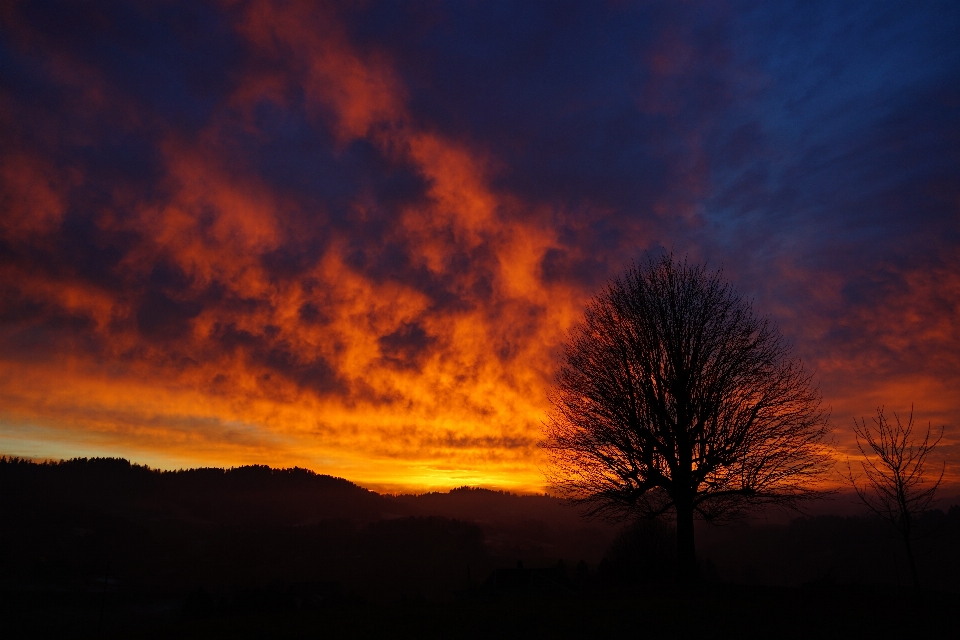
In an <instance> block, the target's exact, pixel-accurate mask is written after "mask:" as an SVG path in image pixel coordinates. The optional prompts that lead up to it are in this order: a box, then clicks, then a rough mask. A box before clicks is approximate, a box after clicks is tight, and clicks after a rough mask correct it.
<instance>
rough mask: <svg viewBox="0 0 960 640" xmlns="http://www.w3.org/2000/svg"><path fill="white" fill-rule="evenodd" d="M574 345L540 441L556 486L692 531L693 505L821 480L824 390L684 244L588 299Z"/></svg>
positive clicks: (711, 508)
mask: <svg viewBox="0 0 960 640" xmlns="http://www.w3.org/2000/svg"><path fill="white" fill-rule="evenodd" d="M564 355H565V357H564V361H563V364H562V365H561V367H560V370H559V372H558V373H557V378H556V384H555V385H554V388H553V391H552V393H551V396H550V402H551V405H552V410H551V411H550V413H549V415H548V418H547V421H546V423H545V425H544V427H545V438H544V440H543V442H541V446H542V447H543V448H544V449H545V450H546V451H547V453H548V454H549V456H550V459H551V462H552V467H551V469H552V470H551V471H550V472H549V473H548V479H549V480H550V481H551V483H552V484H553V486H554V487H555V488H556V489H557V490H558V491H559V492H560V493H562V494H564V495H566V496H567V497H569V498H572V499H573V500H575V501H577V502H579V503H580V504H583V505H585V506H587V507H588V508H589V510H590V513H592V514H594V515H599V516H603V517H612V518H624V517H630V516H634V517H635V516H638V515H639V516H644V517H655V516H658V515H661V514H663V513H665V512H667V511H671V510H672V511H673V512H674V513H675V514H676V515H677V518H678V525H677V533H678V536H679V537H683V536H684V535H686V533H687V528H685V527H686V525H684V524H683V523H682V522H681V519H684V518H687V516H689V518H692V517H693V513H694V512H696V513H698V514H700V515H701V516H702V517H704V518H707V519H716V518H721V517H724V516H730V515H734V514H736V513H739V512H742V511H743V510H744V509H748V508H751V507H754V506H757V505H761V504H780V505H788V506H795V505H796V504H798V503H799V502H800V501H802V500H805V499H807V498H810V497H812V496H814V495H815V494H816V492H815V491H814V490H812V489H811V486H812V485H813V484H815V482H816V481H817V480H819V479H820V478H821V477H822V476H823V474H824V472H825V471H826V470H827V468H828V465H829V458H828V456H827V455H826V452H825V451H824V448H823V442H824V440H825V437H826V424H827V418H826V415H825V414H824V412H823V411H822V410H821V409H820V394H819V392H818V391H817V389H816V388H815V387H814V386H813V384H812V381H811V377H810V375H809V374H807V373H806V372H805V371H804V369H803V366H802V364H801V363H800V361H799V360H798V359H796V358H794V357H792V356H791V355H790V349H789V347H788V345H787V344H786V342H785V341H784V339H783V338H782V337H781V336H780V334H779V333H778V331H777V329H776V328H775V327H774V326H773V324H772V323H771V322H770V321H769V320H768V319H766V318H761V317H757V316H756V315H755V314H754V313H753V310H752V308H751V305H750V303H749V302H748V301H747V300H745V299H744V298H742V297H741V296H739V295H738V294H737V293H736V292H735V291H734V290H733V288H732V287H731V286H730V285H729V284H727V283H726V282H724V281H723V279H722V277H721V274H720V273H719V272H716V273H707V272H706V271H705V270H704V268H703V267H701V266H697V265H689V264H687V263H686V262H683V263H680V262H677V261H675V260H674V258H673V256H672V255H668V256H665V257H663V258H662V259H660V260H657V261H653V260H650V261H648V262H647V263H645V264H643V265H641V266H634V267H633V268H631V269H629V270H628V271H627V272H626V273H625V274H624V275H623V276H622V277H619V278H615V279H613V280H611V281H610V282H609V283H608V284H607V285H606V287H604V289H603V290H602V291H601V292H600V293H599V295H597V296H596V297H595V298H594V299H593V300H592V301H591V303H590V304H589V305H588V306H587V308H586V310H585V312H584V318H583V321H582V322H581V323H580V324H578V325H577V326H575V327H574V328H573V330H572V331H571V334H570V337H569V340H568V342H567V344H566V348H565V352H564ZM690 522H691V523H690V525H689V536H690V539H689V541H688V542H687V543H685V544H687V545H688V546H689V552H690V554H691V555H692V553H693V539H692V520H691V521H690ZM679 537H678V540H679ZM682 555H683V554H681V556H682Z"/></svg>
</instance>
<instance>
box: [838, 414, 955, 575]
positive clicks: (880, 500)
mask: <svg viewBox="0 0 960 640" xmlns="http://www.w3.org/2000/svg"><path fill="white" fill-rule="evenodd" d="M893 419H894V423H896V424H893V423H891V422H890V420H889V418H887V417H886V416H885V415H884V414H883V407H880V408H878V409H877V417H876V418H873V426H870V425H868V424H867V420H866V418H864V419H862V420H861V421H860V422H857V419H856V418H854V419H853V423H854V425H855V426H854V429H853V432H854V434H855V435H856V438H857V448H858V449H860V453H861V454H862V455H863V460H862V461H861V462H860V465H861V467H862V468H863V472H864V474H865V475H866V480H867V481H866V483H865V484H863V485H861V484H859V483H858V480H859V478H858V477H856V476H854V475H853V470H852V468H851V467H850V463H849V462H848V463H847V479H848V480H849V481H850V484H852V485H853V488H854V490H855V491H856V492H857V495H858V496H859V497H860V500H861V501H862V502H863V504H865V505H866V506H867V508H869V509H870V510H871V511H873V512H874V513H875V514H877V515H878V516H880V517H881V518H883V519H884V520H886V521H887V522H889V523H890V524H892V525H893V526H894V527H896V529H897V532H898V533H899V534H900V536H901V537H902V538H903V544H904V546H905V547H906V551H907V562H908V563H909V565H910V575H911V577H912V578H913V586H914V588H915V589H919V588H920V580H919V578H918V576H917V565H916V562H915V561H914V557H913V545H912V543H911V541H912V540H913V537H914V533H915V532H914V527H913V525H914V521H915V519H916V517H917V516H919V515H920V514H922V513H923V512H924V511H926V510H927V509H928V508H929V507H930V504H931V503H932V502H933V498H934V496H935V494H936V492H937V488H939V486H940V482H941V481H942V480H943V474H944V472H945V471H946V462H944V463H943V466H942V467H941V469H940V475H939V476H938V477H937V480H936V481H935V482H931V478H929V477H928V475H927V470H926V466H925V465H926V462H927V456H928V455H929V454H930V452H931V451H933V449H934V447H936V446H937V444H938V443H939V442H940V439H941V438H942V437H943V428H942V427H941V429H940V435H939V436H937V439H936V440H934V441H933V442H931V441H930V435H931V425H930V424H929V423H928V424H927V432H926V434H924V436H923V440H922V441H921V442H919V443H915V442H914V440H913V438H912V435H913V406H911V407H910V418H909V419H908V420H907V424H906V425H904V424H903V423H901V422H900V416H898V415H897V414H896V413H894V414H893Z"/></svg>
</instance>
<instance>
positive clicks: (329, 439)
mask: <svg viewBox="0 0 960 640" xmlns="http://www.w3.org/2000/svg"><path fill="white" fill-rule="evenodd" d="M958 34H960V3H957V2H955V1H948V2H943V3H936V2H919V3H904V2H897V3H883V2H863V3H839V2H835V1H827V2H822V3H815V2H798V3H796V4H795V5H790V4H788V3H738V2H704V3H686V2H663V3H631V2H609V3H601V2H576V3H559V2H542V3H538V2H526V1H524V2H503V3H498V2H492V1H491V2H488V1H484V2H404V1H399V0H398V1H397V2H361V3H342V5H337V4H330V5H322V4H321V3H318V2H292V1H291V2H267V1H265V2H232V1H226V2H222V3H216V2H214V3H208V4H202V3H198V2H180V3H174V2H169V3H168V2H144V3H139V2H130V1H129V0H121V1H118V2H107V1H97V2H91V3H78V2H64V3H48V2H16V1H14V2H4V3H3V5H2V8H0V453H3V454H7V455H19V456H28V457H34V458H56V459H59V458H69V457H74V456H120V457H125V458H128V459H130V460H132V461H135V462H140V463H146V464H149V465H150V466H153V467H160V468H179V467H196V466H231V465H241V464H254V463H257V464H269V465H273V466H293V465H298V466H302V467H307V468H310V469H313V470H315V471H317V472H320V473H329V474H332V475H337V476H342V477H345V478H348V479H350V480H353V481H355V482H358V483H360V484H362V485H364V486H367V487H370V488H375V489H384V490H414V491H421V490H426V489H431V488H449V487H453V486H460V485H464V484H469V485H483V486H490V487H499V488H505V489H510V490H513V491H543V489H544V480H543V475H542V469H543V465H544V459H543V456H542V455H541V452H540V451H539V449H538V448H537V441H538V440H539V439H540V431H541V421H542V420H543V418H544V414H545V411H546V409H547V400H546V393H547V390H548V389H549V386H550V384H551V381H552V379H553V375H554V371H555V368H556V365H557V361H558V360H557V359H558V355H559V353H560V352H561V348H562V344H563V341H564V339H565V336H566V333H567V330H568V329H569V327H570V326H571V324H572V323H573V322H575V321H576V320H577V319H578V318H579V316H580V315H581V313H582V309H583V305H584V303H585V302H586V301H587V300H588V299H589V298H590V296H591V295H592V294H593V293H595V292H596V291H597V288H598V287H599V286H601V285H602V284H603V283H604V282H605V281H606V280H607V279H608V278H609V277H611V276H614V275H616V274H617V273H618V272H620V271H621V270H622V269H623V268H624V267H625V266H627V265H629V264H630V263H631V261H633V260H642V259H644V257H645V256H647V255H658V254H659V253H660V252H662V251H664V250H669V251H673V252H674V253H675V254H677V255H679V256H687V257H688V258H689V259H690V260H692V261H698V262H703V261H705V262H707V264H708V265H710V266H711V267H716V268H720V267H722V268H723V272H724V274H725V277H726V278H728V279H729V280H730V281H732V282H733V283H734V284H735V285H736V286H737V288H738V289H739V291H740V292H742V293H743V294H744V295H746V296H748V297H749V298H750V299H751V300H752V301H753V304H754V307H755V309H756V310H757V311H758V312H759V313H761V314H765V315H769V316H770V317H771V318H772V319H773V320H774V321H775V322H776V323H777V324H778V325H779V327H780V329H781V331H782V333H783V334H784V335H786V336H787V337H788V338H789V339H790V341H791V342H792V344H793V345H794V352H795V353H796V354H797V355H799V356H800V357H801V358H802V359H803V361H804V363H805V365H806V366H807V368H808V369H809V370H810V371H811V372H813V374H814V376H815V380H816V382H817V383H818V384H819V386H820V389H821V391H822V393H823V397H824V404H825V406H827V407H828V408H829V409H830V412H831V415H830V423H831V425H832V428H833V432H834V439H835V448H836V455H837V457H838V460H841V461H842V460H843V459H844V458H845V456H846V455H848V453H849V452H850V448H851V443H852V437H853V419H854V417H855V416H856V417H858V418H859V417H867V418H868V419H869V417H870V415H871V414H875V412H876V408H877V407H878V406H879V405H884V406H885V407H886V408H887V411H888V412H889V411H897V412H900V413H903V412H909V408H910V405H911V403H913V404H914V405H915V407H916V417H917V420H918V422H919V423H922V425H923V427H925V426H926V425H927V423H928V421H929V422H932V423H933V425H934V426H935V427H936V426H939V425H945V426H946V435H945V436H944V441H943V442H942V443H941V445H940V448H939V450H938V455H939V457H940V459H946V460H948V461H952V463H953V467H952V469H951V470H950V471H949V475H950V478H951V482H957V481H958V479H960V464H958V459H960V37H958Z"/></svg>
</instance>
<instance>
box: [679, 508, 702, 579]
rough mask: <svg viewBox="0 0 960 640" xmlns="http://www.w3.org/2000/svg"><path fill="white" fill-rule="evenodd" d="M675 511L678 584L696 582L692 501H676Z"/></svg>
mask: <svg viewBox="0 0 960 640" xmlns="http://www.w3.org/2000/svg"><path fill="white" fill-rule="evenodd" d="M674 504H675V506H676V509H677V569H678V571H679V575H680V582H681V583H684V584H693V583H694V582H696V581H697V548H696V543H695V541H694V538H693V501H692V500H686V499H681V500H676V501H674Z"/></svg>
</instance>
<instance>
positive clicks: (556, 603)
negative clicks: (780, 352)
mask: <svg viewBox="0 0 960 640" xmlns="http://www.w3.org/2000/svg"><path fill="white" fill-rule="evenodd" d="M771 522H773V521H771V520H766V521H758V520H754V521H744V522H741V523H736V524H731V525H728V526H725V527H709V526H703V527H700V528H698V532H697V535H698V552H699V557H700V559H701V574H702V584H701V585H700V586H699V587H697V588H696V589H695V590H694V591H692V592H690V591H684V592H681V591H678V590H677V588H676V587H675V585H673V584H672V581H671V578H670V576H672V575H673V557H672V539H673V538H672V531H671V529H670V526H669V525H668V524H663V523H659V524H658V523H653V524H650V523H645V524H644V523H640V524H637V525H633V526H628V527H624V528H622V529H619V534H618V529H615V528H612V527H610V526H606V525H603V524H599V523H590V522H584V521H582V520H581V519H580V517H579V516H578V515H577V513H576V512H575V510H573V509H572V508H570V507H569V506H567V505H564V504H563V503H562V501H559V500H557V499H554V498H549V497H546V496H515V495H510V494H505V493H501V492H494V491H485V490H458V491H453V492H450V493H445V494H428V495H425V496H381V495H379V494H376V493H374V492H370V491H367V490H365V489H363V488H361V487H358V486H356V485H353V484H352V483H349V482H347V481H345V480H342V479H337V478H330V477H328V476H318V475H316V474H313V473H311V472H308V471H304V470H273V469H268V468H266V467H246V468H241V469H234V470H228V471H224V470H219V469H205V470H193V471H187V472H177V473H170V472H164V473H160V472H156V471H152V470H149V469H147V468H145V467H137V466H136V465H130V464H129V463H127V462H126V461H122V460H77V461H68V462H66V463H59V464H43V465H41V464H36V463H31V462H27V461H22V460H11V459H0V620H2V630H0V635H2V636H3V637H4V638H8V637H9V638H18V637H105V638H106V637H114V638H119V637H158V638H159V637H186V638H190V637H198V638H200V637H202V638H210V637H213V638H216V637H231V638H234V637H236V638H247V637H249V638H258V637H310V638H325V637H331V638H337V637H345V638H353V637H357V638H366V637H371V638H373V637H376V638H390V637H427V638H429V637H437V638H457V637H463V638H519V637H524V638H529V637H535V638H536V637H550V638H565V637H570V638H573V637H577V638H590V637H603V636H609V637H615V638H644V637H657V636H662V635H664V634H669V635H670V636H671V637H684V636H688V635H697V636H699V637H738V638H742V637H778V638H792V637H797V638H799V637H804V638H806V637H818V638H822V637H823V638H829V637H838V638H849V637H872V638H883V637H933V636H934V635H936V634H940V635H939V636H938V637H960V630H958V629H957V626H956V623H955V619H956V618H957V616H956V613H955V609H956V608H957V607H956V603H957V602H958V601H960V507H957V506H954V507H952V508H950V509H948V510H946V511H941V510H935V511H930V512H927V513H926V514H923V517H922V518H921V522H920V532H921V534H922V536H921V538H920V539H919V540H917V542H916V555H917V559H918V565H919V568H920V577H921V581H922V586H923V589H922V590H921V591H920V592H919V593H918V592H915V591H914V590H913V589H911V588H909V584H910V581H909V579H908V577H907V573H906V563H905V558H904V554H903V550H902V548H901V545H900V543H899V542H898V540H897V539H896V537H895V536H893V535H891V533H892V532H891V530H890V529H889V525H886V524H885V523H883V522H882V521H879V520H877V519H874V518H868V517H862V516H849V515H848V516H843V517H841V516H830V515H821V516H817V517H806V518H795V519H793V520H792V521H779V522H777V523H771ZM518 560H523V562H524V565H523V566H524V568H518V567H517V561H518ZM951 625H952V626H951Z"/></svg>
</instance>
